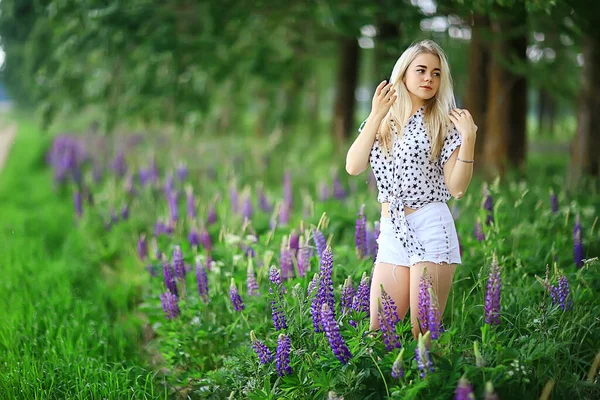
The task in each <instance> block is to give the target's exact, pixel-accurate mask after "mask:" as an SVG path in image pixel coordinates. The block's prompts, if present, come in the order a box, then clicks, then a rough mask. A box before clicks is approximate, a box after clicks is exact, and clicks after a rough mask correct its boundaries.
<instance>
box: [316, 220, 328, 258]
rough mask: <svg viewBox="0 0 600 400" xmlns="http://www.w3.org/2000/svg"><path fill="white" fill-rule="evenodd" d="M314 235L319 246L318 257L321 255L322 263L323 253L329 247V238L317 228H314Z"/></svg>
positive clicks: (317, 246)
mask: <svg viewBox="0 0 600 400" xmlns="http://www.w3.org/2000/svg"><path fill="white" fill-rule="evenodd" d="M312 235H313V239H314V242H315V247H316V248H317V257H319V263H320V262H321V258H322V257H321V254H322V253H323V251H324V250H325V248H326V247H327V240H326V239H325V236H323V233H322V232H321V231H320V230H318V229H316V228H312Z"/></svg>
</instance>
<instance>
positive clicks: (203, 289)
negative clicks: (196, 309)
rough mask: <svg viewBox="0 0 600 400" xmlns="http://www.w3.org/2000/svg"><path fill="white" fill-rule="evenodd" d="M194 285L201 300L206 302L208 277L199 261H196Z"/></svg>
mask: <svg viewBox="0 0 600 400" xmlns="http://www.w3.org/2000/svg"><path fill="white" fill-rule="evenodd" d="M196 283H197V284H198V295H199V296H200V298H202V300H203V301H204V302H205V303H207V302H208V275H207V273H206V268H204V265H203V264H202V263H201V262H200V261H196Z"/></svg>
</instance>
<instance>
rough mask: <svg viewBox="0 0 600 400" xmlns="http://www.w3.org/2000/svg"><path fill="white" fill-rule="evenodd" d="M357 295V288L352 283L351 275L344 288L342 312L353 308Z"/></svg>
mask: <svg viewBox="0 0 600 400" xmlns="http://www.w3.org/2000/svg"><path fill="white" fill-rule="evenodd" d="M355 295H356V290H355V289H354V285H353V284H352V277H351V276H349V277H347V278H346V280H345V281H344V287H343V289H342V296H341V297H342V298H341V303H342V314H345V313H347V312H348V311H350V310H351V309H352V300H353V299H354V296H355Z"/></svg>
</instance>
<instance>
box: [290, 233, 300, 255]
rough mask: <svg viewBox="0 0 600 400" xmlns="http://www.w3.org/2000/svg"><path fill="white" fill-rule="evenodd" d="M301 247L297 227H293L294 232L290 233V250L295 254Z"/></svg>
mask: <svg viewBox="0 0 600 400" xmlns="http://www.w3.org/2000/svg"><path fill="white" fill-rule="evenodd" d="M299 248H300V235H298V233H297V232H296V230H295V229H292V233H290V250H291V251H292V254H293V255H297V254H298V249H299Z"/></svg>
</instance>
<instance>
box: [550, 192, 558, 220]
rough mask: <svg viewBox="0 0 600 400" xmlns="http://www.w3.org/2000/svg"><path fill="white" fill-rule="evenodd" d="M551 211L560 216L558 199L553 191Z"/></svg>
mask: <svg viewBox="0 0 600 400" xmlns="http://www.w3.org/2000/svg"><path fill="white" fill-rule="evenodd" d="M550 209H551V210H552V214H558V197H556V194H555V193H554V191H553V190H552V189H550Z"/></svg>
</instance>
